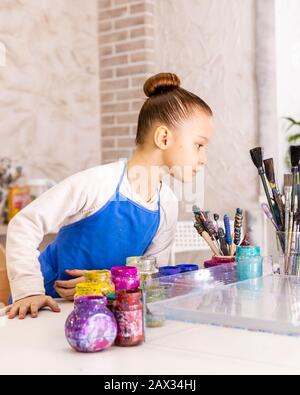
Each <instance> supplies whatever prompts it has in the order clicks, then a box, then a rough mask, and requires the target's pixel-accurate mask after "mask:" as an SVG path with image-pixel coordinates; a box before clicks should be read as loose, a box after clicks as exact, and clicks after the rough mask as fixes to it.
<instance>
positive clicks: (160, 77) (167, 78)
mask: <svg viewBox="0 0 300 395" xmlns="http://www.w3.org/2000/svg"><path fill="white" fill-rule="evenodd" d="M180 84H181V82H180V79H179V77H177V75H176V74H173V73H160V74H156V75H154V76H153V77H150V78H149V79H148V80H147V81H146V82H145V84H144V92H145V95H146V96H147V97H151V96H155V95H160V94H163V93H166V92H170V91H172V90H174V89H176V88H180Z"/></svg>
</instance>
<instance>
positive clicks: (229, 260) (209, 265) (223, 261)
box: [204, 257, 235, 269]
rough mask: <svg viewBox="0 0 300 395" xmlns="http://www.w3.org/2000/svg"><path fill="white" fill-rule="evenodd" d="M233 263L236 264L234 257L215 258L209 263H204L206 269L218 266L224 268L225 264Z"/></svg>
mask: <svg viewBox="0 0 300 395" xmlns="http://www.w3.org/2000/svg"><path fill="white" fill-rule="evenodd" d="M228 263H231V264H232V265H233V264H234V263H235V258H234V257H213V258H212V259H211V260H209V261H205V262H204V268H205V269H211V268H213V267H216V266H222V265H225V264H228Z"/></svg>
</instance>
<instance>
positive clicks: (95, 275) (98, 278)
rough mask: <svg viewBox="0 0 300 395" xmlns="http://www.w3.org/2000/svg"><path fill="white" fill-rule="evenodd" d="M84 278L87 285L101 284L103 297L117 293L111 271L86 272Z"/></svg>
mask: <svg viewBox="0 0 300 395" xmlns="http://www.w3.org/2000/svg"><path fill="white" fill-rule="evenodd" d="M84 277H85V282H86V283H90V284H99V285H100V286H101V293H102V295H104V296H107V295H113V294H114V293H115V285H114V283H113V281H112V279H111V272H110V271H109V270H88V271H85V272H84Z"/></svg>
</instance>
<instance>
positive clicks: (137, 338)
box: [114, 289, 145, 347]
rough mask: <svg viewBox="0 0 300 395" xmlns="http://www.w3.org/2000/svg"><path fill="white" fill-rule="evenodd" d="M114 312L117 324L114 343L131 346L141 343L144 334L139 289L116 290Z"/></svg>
mask: <svg viewBox="0 0 300 395" xmlns="http://www.w3.org/2000/svg"><path fill="white" fill-rule="evenodd" d="M114 312H115V317H116V320H117V325H118V333H117V338H116V342H115V344H116V345H117V346H121V347H131V346H137V345H139V344H141V343H143V342H144V339H145V335H144V312H143V302H142V292H141V290H140V289H137V290H129V291H120V292H117V293H116V301H115V305H114Z"/></svg>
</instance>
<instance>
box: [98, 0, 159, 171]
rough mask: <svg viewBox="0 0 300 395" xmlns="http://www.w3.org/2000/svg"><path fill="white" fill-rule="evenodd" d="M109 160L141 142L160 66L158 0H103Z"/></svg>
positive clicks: (104, 142)
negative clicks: (146, 87)
mask: <svg viewBox="0 0 300 395" xmlns="http://www.w3.org/2000/svg"><path fill="white" fill-rule="evenodd" d="M99 46H100V80H101V81H100V91H101V125H102V127H101V134H102V159H103V163H107V162H111V161H114V160H117V159H119V158H125V157H129V156H130V155H131V154H132V151H133V149H134V147H135V143H134V140H135V135H136V127H137V118H138V113H139V110H140V108H141V106H142V104H143V100H144V98H145V96H144V93H143V89H142V88H143V83H144V81H145V80H146V78H148V77H149V76H150V75H152V74H153V73H154V71H155V43H154V0H99Z"/></svg>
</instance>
